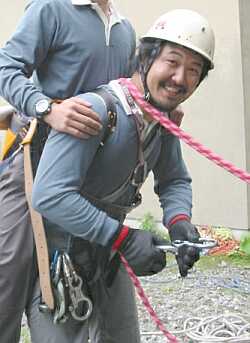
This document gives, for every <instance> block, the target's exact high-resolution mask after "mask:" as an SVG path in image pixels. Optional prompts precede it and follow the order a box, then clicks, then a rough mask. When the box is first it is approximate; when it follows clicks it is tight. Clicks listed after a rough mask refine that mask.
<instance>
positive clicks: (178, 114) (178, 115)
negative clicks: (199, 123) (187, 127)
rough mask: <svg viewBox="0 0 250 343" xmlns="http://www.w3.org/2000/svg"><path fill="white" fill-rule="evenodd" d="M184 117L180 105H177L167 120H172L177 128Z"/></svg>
mask: <svg viewBox="0 0 250 343" xmlns="http://www.w3.org/2000/svg"><path fill="white" fill-rule="evenodd" d="M183 117H184V112H183V109H182V107H181V105H178V106H177V107H176V108H175V109H174V110H173V111H172V112H170V114H169V119H171V120H172V122H174V123H175V124H176V125H177V126H179V127H180V126H181V122H182V119H183Z"/></svg>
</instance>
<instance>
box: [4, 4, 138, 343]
mask: <svg viewBox="0 0 250 343" xmlns="http://www.w3.org/2000/svg"><path fill="white" fill-rule="evenodd" d="M135 44H136V43H135V32H134V30H133V28H132V26H131V24H130V22H129V21H128V20H127V19H125V18H124V17H123V16H121V15H120V14H119V13H118V12H117V10H116V9H115V6H114V4H113V3H112V1H108V0H97V1H90V0H77V1H76V0H72V1H71V0H33V1H31V2H30V3H29V5H28V6H27V8H26V11H25V13H24V16H23V17H22V19H21V21H20V23H19V24H18V26H17V29H16V31H15V32H14V33H13V35H12V36H11V37H10V39H9V40H8V41H7V43H6V45H5V46H4V47H3V48H2V49H0V95H1V96H3V97H4V98H5V99H6V100H7V101H8V102H9V103H10V104H11V105H13V106H14V107H15V108H16V109H17V110H18V111H19V112H21V113H22V116H24V115H25V116H26V117H28V118H32V117H36V118H38V119H39V125H38V129H37V132H36V135H35V137H34V140H33V142H32V164H33V169H34V172H35V170H36V167H37V164H38V161H39V158H40V154H41V150H42V146H43V144H44V141H45V139H46V136H47V132H48V126H51V127H52V128H53V129H55V130H57V131H61V132H64V133H67V134H71V135H74V136H75V137H77V138H88V137H89V136H90V135H96V134H98V132H99V131H100V130H101V128H102V124H101V121H100V118H99V115H98V114H97V113H96V112H95V111H94V109H93V108H92V107H91V106H92V105H91V104H90V103H88V102H86V101H84V100H83V99H81V98H79V97H76V95H78V94H80V93H84V92H87V91H90V90H92V89H94V88H96V87H97V86H99V85H100V84H103V83H107V82H109V81H110V80H112V79H116V78H118V77H121V76H124V77H127V76H130V75H131V71H130V69H129V61H130V59H133V57H134V52H135ZM55 100H57V101H58V100H60V101H61V103H56V102H55ZM6 164H8V167H7V168H5V170H4V171H3V172H1V175H0V203H1V206H0V236H1V240H0V342H1V343H17V342H19V337H20V330H21V320H22V315H23V312H24V310H25V309H27V304H28V302H29V301H30V299H31V290H32V289H33V285H34V282H35V280H36V278H37V271H36V259H35V253H34V242H33V232H32V226H31V223H30V216H29V211H28V210H27V202H26V198H25V193H24V176H23V158H22V154H18V155H16V156H15V157H13V158H11V160H6ZM79 326H80V325H79ZM40 342H43V339H41V340H40Z"/></svg>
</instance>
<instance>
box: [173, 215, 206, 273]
mask: <svg viewBox="0 0 250 343" xmlns="http://www.w3.org/2000/svg"><path fill="white" fill-rule="evenodd" d="M169 236H170V239H171V241H175V240H181V241H189V242H193V243H195V242H198V240H199V238H200V234H199V232H198V230H197V228H196V227H195V226H194V225H193V224H191V223H190V222H189V221H188V220H178V221H176V222H175V223H174V224H172V225H170V226H169ZM199 258H200V250H199V249H198V248H194V247H185V246H183V247H180V248H179V253H178V255H177V256H176V260H177V263H178V266H179V271H180V274H181V276H183V277H185V276H187V273H188V270H189V269H191V268H192V267H193V265H194V263H195V262H196V261H198V260H199Z"/></svg>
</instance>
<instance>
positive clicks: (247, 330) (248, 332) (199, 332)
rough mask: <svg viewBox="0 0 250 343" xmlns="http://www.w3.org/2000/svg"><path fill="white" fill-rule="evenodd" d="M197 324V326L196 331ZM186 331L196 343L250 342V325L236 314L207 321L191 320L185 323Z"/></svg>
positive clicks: (211, 318) (206, 319)
mask: <svg viewBox="0 0 250 343" xmlns="http://www.w3.org/2000/svg"><path fill="white" fill-rule="evenodd" d="M195 322H196V323H197V324H196V329H195V330H194V329H193V327H194V323H195ZM184 331H186V332H187V333H186V335H187V336H188V337H189V338H191V339H192V340H194V341H195V342H202V343H213V342H214V343H215V342H216V343H217V342H219V343H222V342H227V343H243V342H248V343H249V342H250V323H249V322H247V320H245V319H244V318H242V317H240V316H238V315H234V314H224V315H219V316H216V317H207V318H205V319H200V318H189V319H187V320H186V321H185V323H184Z"/></svg>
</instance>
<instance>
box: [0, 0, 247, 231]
mask: <svg viewBox="0 0 250 343" xmlns="http://www.w3.org/2000/svg"><path fill="white" fill-rule="evenodd" d="M2 3H4V6H3V10H2V11H1V14H0V18H1V21H0V25H1V27H2V30H0V45H2V44H3V42H4V41H5V40H6V39H7V38H8V37H9V35H10V34H11V32H13V30H14V28H15V25H16V22H17V20H18V18H19V17H20V15H21V14H22V12H23V9H24V6H25V4H27V3H28V1H24V0H11V1H7V0H2ZM116 3H117V5H118V7H119V8H120V10H121V12H122V13H123V14H124V15H126V16H128V17H129V18H130V19H131V21H132V23H133V24H134V26H135V28H136V31H137V33H138V37H140V35H142V34H143V33H144V32H146V30H147V29H148V28H149V26H150V25H151V24H152V23H153V21H154V20H155V19H156V18H157V17H158V16H159V15H161V14H163V13H164V12H166V11H168V10H170V9H174V8H189V9H192V10H196V11H198V12H200V13H201V14H203V15H204V16H205V17H207V19H208V20H209V22H210V23H211V25H212V26H213V28H214V31H215V35H216V54H215V70H214V71H213V72H212V73H211V74H210V75H209V77H208V79H207V80H206V81H205V82H204V83H203V84H202V85H201V87H200V88H199V89H198V91H197V92H196V93H195V95H193V97H192V98H191V99H190V100H189V101H188V102H187V103H185V104H184V105H183V106H184V109H185V119H184V121H183V126H182V127H183V129H184V130H186V131H187V132H188V133H190V134H191V135H193V136H194V137H195V138H197V139H198V140H199V141H200V142H202V143H204V144H205V145H206V146H208V147H210V148H211V149H212V150H214V151H215V152H217V153H218V154H219V155H221V156H223V157H224V158H225V159H227V160H229V161H231V162H233V163H234V164H236V165H237V166H238V167H240V168H243V169H246V168H247V167H248V169H249V170H250V158H249V149H250V146H249V144H250V143H249V142H250V140H249V137H248V135H249V128H250V120H249V111H250V101H249V100H248V97H247V94H249V79H250V74H249V73H250V72H249V70H250V69H249V66H250V60H249V51H250V47H249V44H250V43H249V38H248V39H247V37H249V34H250V25H249V20H247V19H248V18H247V17H248V15H247V14H249V13H250V12H249V10H250V8H249V7H250V2H249V0H220V1H216V2H213V1H209V0H203V1H200V0H189V1H187V0H168V1H166V0H155V1H154V2H142V1H134V0H126V1H124V0H123V1H122V0H116ZM183 153H184V157H185V160H186V162H187V165H188V168H189V170H190V172H191V174H192V177H193V189H194V209H193V221H194V222H195V223H198V224H213V225H222V226H229V227H233V228H240V229H244V228H247V227H250V225H249V205H248V204H249V202H248V198H249V196H250V194H249V193H248V192H249V190H248V189H247V186H246V184H245V183H243V182H242V181H240V180H238V179H237V178H235V177H233V176H232V175H231V174H229V173H228V172H226V171H224V170H222V169H221V168H219V167H217V166H215V165H214V164H212V163H211V162H209V161H208V160H206V159H205V158H204V157H202V156H200V155H198V153H196V152H194V151H193V150H192V149H191V148H189V147H187V146H183ZM143 196H144V204H143V205H142V206H141V207H140V208H139V209H137V210H135V211H134V212H133V213H132V214H131V215H130V217H131V218H132V217H141V216H143V215H144V214H145V212H147V211H150V212H151V213H153V214H154V215H155V216H156V217H157V218H158V219H160V218H161V209H160V208H159V205H158V201H157V199H156V197H155V195H154V194H153V191H152V178H150V180H149V181H148V182H147V183H146V185H145V186H144V187H143Z"/></svg>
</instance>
